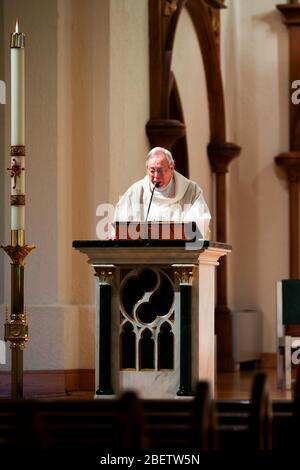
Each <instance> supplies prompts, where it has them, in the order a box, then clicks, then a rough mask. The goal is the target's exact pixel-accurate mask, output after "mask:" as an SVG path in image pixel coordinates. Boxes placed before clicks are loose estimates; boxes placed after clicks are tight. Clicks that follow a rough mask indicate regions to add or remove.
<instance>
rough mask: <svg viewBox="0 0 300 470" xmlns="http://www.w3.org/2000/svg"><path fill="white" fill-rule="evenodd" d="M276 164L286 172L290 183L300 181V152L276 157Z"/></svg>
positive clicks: (284, 153)
mask: <svg viewBox="0 0 300 470" xmlns="http://www.w3.org/2000/svg"><path fill="white" fill-rule="evenodd" d="M275 163H276V164H277V165H278V166H279V167H280V168H281V169H282V170H283V171H285V173H286V176H287V179H288V181H289V182H298V181H299V180H300V152H283V153H281V154H279V155H277V157H275Z"/></svg>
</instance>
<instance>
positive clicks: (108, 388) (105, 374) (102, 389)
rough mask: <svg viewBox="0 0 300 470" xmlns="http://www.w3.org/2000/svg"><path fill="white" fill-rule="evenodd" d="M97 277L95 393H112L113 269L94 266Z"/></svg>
mask: <svg viewBox="0 0 300 470" xmlns="http://www.w3.org/2000/svg"><path fill="white" fill-rule="evenodd" d="M95 271H96V276H97V277H98V279H99V286H98V289H99V291H98V292H99V296H98V300H99V301H98V311H97V315H98V325H99V331H98V334H99V338H98V344H99V349H98V358H97V359H98V364H99V368H98V377H97V379H98V387H97V390H96V395H113V394H114V391H113V388H112V384H111V363H112V360H111V290H112V287H111V282H112V278H113V269H112V267H111V266H109V267H104V266H99V267H98V266H95Z"/></svg>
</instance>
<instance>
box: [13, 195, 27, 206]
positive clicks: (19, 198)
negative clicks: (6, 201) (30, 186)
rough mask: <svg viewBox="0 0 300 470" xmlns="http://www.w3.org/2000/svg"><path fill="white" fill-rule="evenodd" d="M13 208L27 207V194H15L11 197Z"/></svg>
mask: <svg viewBox="0 0 300 470" xmlns="http://www.w3.org/2000/svg"><path fill="white" fill-rule="evenodd" d="M10 205H11V206H25V194H13V195H11V196H10Z"/></svg>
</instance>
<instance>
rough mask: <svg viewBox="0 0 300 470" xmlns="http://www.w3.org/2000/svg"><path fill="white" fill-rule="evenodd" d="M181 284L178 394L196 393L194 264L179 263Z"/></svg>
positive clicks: (178, 275)
mask: <svg viewBox="0 0 300 470" xmlns="http://www.w3.org/2000/svg"><path fill="white" fill-rule="evenodd" d="M174 267H176V271H175V275H176V276H177V278H178V279H179V284H180V378H179V389H178V391H177V395H178V396H190V395H194V393H193V390H192V278H193V268H194V266H188V265H177V266H174Z"/></svg>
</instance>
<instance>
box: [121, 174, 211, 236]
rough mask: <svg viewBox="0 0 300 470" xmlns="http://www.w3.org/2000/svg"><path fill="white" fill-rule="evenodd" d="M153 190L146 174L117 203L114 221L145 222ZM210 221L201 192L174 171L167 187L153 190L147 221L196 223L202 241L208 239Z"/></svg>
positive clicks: (196, 185)
mask: <svg viewBox="0 0 300 470" xmlns="http://www.w3.org/2000/svg"><path fill="white" fill-rule="evenodd" d="M152 189H153V185H152V183H151V182H150V179H149V176H147V175H146V176H145V178H143V179H142V180H140V181H137V182H136V183H134V184H133V185H132V186H130V188H129V189H128V190H127V191H126V192H125V194H123V196H122V197H121V198H120V200H119V202H118V203H117V206H116V209H115V214H114V221H115V222H125V221H136V222H143V221H145V220H146V215H147V210H148V207H149V202H150V198H151V192H152ZM210 218H211V215H210V212H209V209H208V207H207V204H206V202H205V200H204V197H203V192H202V189H201V188H200V187H199V186H198V184H197V183H195V182H194V181H190V180H189V179H187V178H185V177H184V176H183V175H181V174H180V173H178V172H177V171H174V176H173V178H172V179H171V181H170V183H169V184H168V185H167V187H166V188H164V189H160V188H157V189H154V194H153V198H152V202H151V206H150V210H149V214H148V217H147V220H148V221H160V220H164V221H172V222H196V224H197V226H198V229H199V230H200V232H201V235H202V238H209V222H210Z"/></svg>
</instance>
